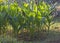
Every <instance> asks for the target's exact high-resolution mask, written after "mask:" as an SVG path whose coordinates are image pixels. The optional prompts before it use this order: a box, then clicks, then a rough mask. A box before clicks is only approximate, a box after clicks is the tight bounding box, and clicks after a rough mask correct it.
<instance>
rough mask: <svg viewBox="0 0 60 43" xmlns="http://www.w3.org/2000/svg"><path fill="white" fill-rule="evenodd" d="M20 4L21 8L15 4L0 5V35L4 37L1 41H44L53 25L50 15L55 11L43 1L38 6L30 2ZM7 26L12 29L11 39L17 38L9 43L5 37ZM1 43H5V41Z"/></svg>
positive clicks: (13, 42)
mask: <svg viewBox="0 0 60 43" xmlns="http://www.w3.org/2000/svg"><path fill="white" fill-rule="evenodd" d="M22 4H23V5H22V6H18V4H17V3H16V2H15V3H11V4H4V3H3V2H1V3H0V34H3V35H4V38H3V40H6V41H7V42H6V43H15V42H16V41H17V40H24V41H34V40H36V41H37V40H38V41H39V40H44V39H46V38H47V34H50V28H51V25H53V24H54V23H53V16H52V15H51V13H52V11H54V10H55V9H52V8H51V6H50V5H49V4H47V3H46V2H44V1H42V2H40V3H39V4H38V5H37V4H36V3H33V2H32V1H31V2H30V3H25V2H24V3H22ZM8 26H11V27H12V30H11V31H12V34H11V35H12V37H14V38H17V39H16V40H14V39H12V42H11V41H9V40H10V38H8V40H7V39H6V37H5V35H6V34H7V32H8V33H9V29H11V28H9V29H8V28H7V27H8ZM7 30H8V31H7ZM48 36H49V35H48ZM0 40H1V41H3V40H2V39H0ZM8 41H9V42H8ZM1 43H5V41H4V42H1ZM16 43H17V42H16Z"/></svg>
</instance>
